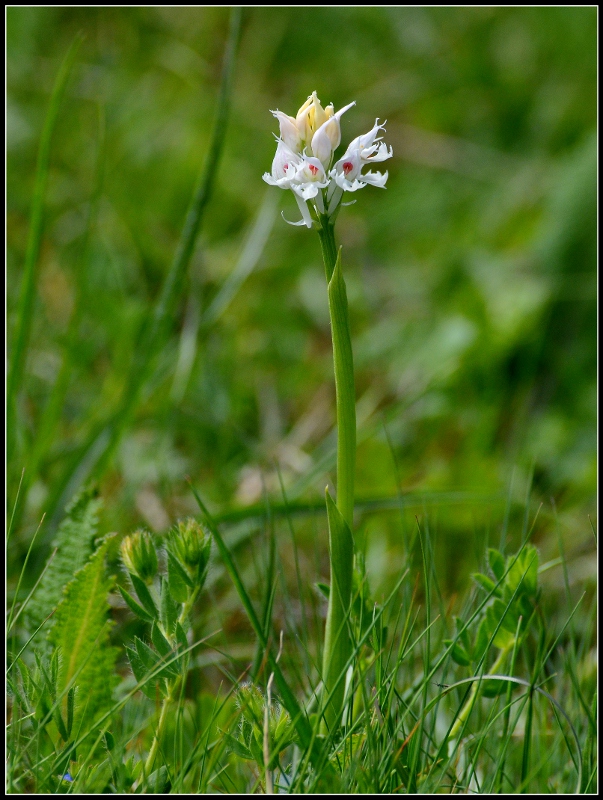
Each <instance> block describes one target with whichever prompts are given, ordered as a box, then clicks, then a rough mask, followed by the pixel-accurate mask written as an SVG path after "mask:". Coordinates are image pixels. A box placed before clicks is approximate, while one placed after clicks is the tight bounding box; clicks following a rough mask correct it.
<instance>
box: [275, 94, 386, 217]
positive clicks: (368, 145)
mask: <svg viewBox="0 0 603 800" xmlns="http://www.w3.org/2000/svg"><path fill="white" fill-rule="evenodd" d="M353 105H355V103H349V104H348V105H347V106H344V107H343V108H342V109H340V110H339V111H337V112H336V111H335V109H334V108H333V105H328V106H327V107H326V108H323V107H322V106H321V104H320V100H319V99H318V97H317V96H316V92H312V94H311V95H310V97H308V99H307V100H306V102H305V103H304V104H303V106H302V107H301V108H300V109H299V111H298V112H297V116H296V117H290V116H288V115H287V114H284V113H283V112H282V111H272V112H271V113H272V114H274V116H275V117H276V118H277V119H278V121H279V125H280V137H276V141H277V147H276V155H275V156H274V161H273V162H272V172H271V173H270V174H269V173H268V172H266V173H264V176H263V177H264V180H265V181H266V183H269V184H271V185H272V186H279V187H280V188H281V189H291V190H292V191H293V194H294V196H295V199H296V200H297V204H298V205H299V210H300V211H301V214H302V219H301V220H300V221H299V222H292V223H291V224H292V225H307V226H308V228H311V227H312V218H313V215H312V213H311V210H310V208H309V207H308V201H310V202H311V208H312V210H314V211H315V212H316V214H327V215H328V216H329V217H331V216H332V215H333V214H334V213H335V211H337V209H338V208H339V206H340V204H341V198H342V195H343V193H344V192H355V191H356V190H357V189H362V187H363V186H366V184H367V183H370V184H371V185H372V186H378V187H380V188H384V187H385V183H386V181H387V172H385V173H382V172H371V171H370V170H369V171H368V172H365V173H363V172H362V168H363V167H364V166H366V165H367V164H369V165H370V164H374V163H375V162H377V161H385V160H386V159H387V158H391V157H392V155H393V153H392V149H391V147H390V148H389V149H388V147H387V145H386V144H385V142H382V141H381V139H382V137H381V136H379V135H378V134H379V131H380V130H385V127H384V125H380V124H379V120H378V119H377V120H375V125H374V127H373V128H372V129H371V130H370V131H369V132H368V133H365V134H364V136H357V137H356V138H355V139H354V140H353V141H352V142H350V144H349V145H348V148H347V150H346V151H345V153H344V155H343V156H342V158H340V159H339V160H338V161H336V162H335V163H334V164H332V161H333V154H334V152H335V150H336V149H337V148H338V147H339V144H340V142H341V127H340V119H341V116H342V115H343V114H345V112H346V111H347V110H348V109H349V108H351V107H352V106H353Z"/></svg>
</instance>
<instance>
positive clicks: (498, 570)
mask: <svg viewBox="0 0 603 800" xmlns="http://www.w3.org/2000/svg"><path fill="white" fill-rule="evenodd" d="M488 564H490V569H491V570H492V574H493V575H494V577H495V578H496V580H497V581H500V580H502V577H503V575H504V574H505V557H504V556H503V554H502V553H499V551H498V550H495V549H494V548H493V547H490V548H488Z"/></svg>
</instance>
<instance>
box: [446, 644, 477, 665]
mask: <svg viewBox="0 0 603 800" xmlns="http://www.w3.org/2000/svg"><path fill="white" fill-rule="evenodd" d="M452 641H453V640H452V639H444V644H445V645H446V647H449V646H450V645H451V644H452ZM450 655H451V657H452V659H453V660H454V661H456V663H457V664H460V666H461V667H468V666H469V664H470V663H471V658H470V656H469V653H468V652H467V651H466V650H465V648H464V647H463V646H462V645H461V644H459V642H454V644H452V650H451V651H450Z"/></svg>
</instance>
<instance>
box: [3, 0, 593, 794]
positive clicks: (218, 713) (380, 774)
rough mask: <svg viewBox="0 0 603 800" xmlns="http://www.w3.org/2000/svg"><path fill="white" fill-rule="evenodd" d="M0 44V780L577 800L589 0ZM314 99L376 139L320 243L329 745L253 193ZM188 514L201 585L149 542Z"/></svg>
mask: <svg viewBox="0 0 603 800" xmlns="http://www.w3.org/2000/svg"><path fill="white" fill-rule="evenodd" d="M7 23H8V32H7V48H8V49H7V64H8V113H9V118H8V159H7V168H8V172H7V189H8V193H7V195H8V222H7V231H8V249H7V261H8V279H9V280H8V303H7V305H8V332H9V367H10V369H9V375H8V386H7V389H8V392H7V422H8V448H7V456H8V458H7V469H8V479H7V486H8V498H9V499H8V519H9V524H8V538H7V542H8V547H7V577H8V609H9V610H8V616H7V620H8V622H7V646H8V651H9V659H8V664H7V670H8V671H7V682H8V713H7V722H8V728H7V755H8V768H7V790H8V791H9V792H11V793H21V792H27V793H39V792H40V793H47V792H60V793H63V792H77V793H106V792H109V793H129V792H149V791H157V792H160V793H162V792H163V793H165V792H172V793H184V792H192V793H195V792H199V793H206V792H220V793H232V792H237V793H241V792H260V793H264V792H266V793H270V792H271V791H273V792H277V791H286V792H295V793H306V792H320V793H323V792H324V793H327V792H341V793H356V792H358V793H362V792H375V793H396V792H400V793H436V792H437V793H446V792H462V793H476V792H480V793H509V792H511V793H512V792H517V793H566V792H568V793H569V792H576V791H579V792H583V793H595V792H596V790H597V787H598V783H597V761H596V753H597V748H596V738H597V695H596V669H597V663H596V622H597V608H596V594H595V591H594V590H595V576H596V568H595V563H596V561H595V552H596V536H595V535H594V530H595V527H596V512H595V486H596V483H595V481H596V447H595V441H596V439H595V433H596V411H595V409H596V404H595V400H596V345H595V341H596V338H595V333H596V291H595V287H596V282H595V278H594V275H595V263H596V178H595V174H596V173H595V167H596V145H595V142H596V140H595V131H596V12H595V11H594V9H589V8H577V9H570V8H565V9H562V8H550V9H542V8H533V9H527V8H526V9H520V8H516V9H511V8H507V9H443V8H441V9H438V8H425V9H418V8H417V9H413V8H404V9H402V8H401V9H369V8H365V9H355V8H349V9H339V8H333V9H327V8H325V9H319V8H316V9H302V8H297V9H288V8H282V9H268V8H266V9H261V8H257V9H256V8H246V9H243V11H242V13H239V12H238V11H237V10H236V9H231V10H228V9H220V8H215V9H212V8H199V9H144V8H140V9H101V8H99V9H92V10H86V12H85V13H83V12H82V11H81V10H78V9H68V8H66V9H59V8H56V9H55V8H11V9H8V12H7ZM314 89H316V90H317V91H318V94H319V95H320V97H321V98H322V99H323V100H325V101H327V102H328V101H331V100H333V101H334V103H335V106H336V107H337V108H339V107H341V106H343V105H344V104H346V103H348V102H350V101H351V100H356V101H357V105H356V107H355V109H354V114H355V116H354V117H353V116H352V113H351V112H350V114H348V115H346V116H345V117H344V118H343V121H342V128H343V130H344V137H343V140H344V142H346V141H349V139H350V138H351V137H352V136H355V135H357V134H358V133H360V132H362V131H364V130H367V129H368V127H370V126H371V125H372V123H373V120H374V119H375V117H377V116H378V117H379V118H380V119H384V118H386V117H387V119H388V124H387V136H386V141H388V143H391V144H392V145H393V148H394V158H393V159H391V160H390V161H389V162H388V165H387V166H388V167H389V169H390V177H389V181H388V188H387V191H386V192H377V191H374V192H373V194H372V195H370V194H369V191H368V190H367V191H366V192H361V193H359V195H363V196H362V197H360V196H359V197H358V202H357V203H356V204H355V205H354V206H351V207H349V208H344V209H342V212H341V214H340V215H339V218H338V220H337V240H338V244H342V245H343V272H344V276H345V282H346V286H347V296H348V305H349V315H350V330H351V339H352V348H353V354H354V367H355V374H356V401H357V402H356V409H355V413H356V419H357V445H358V450H357V457H356V469H355V473H354V474H353V475H348V480H349V481H351V483H353V484H355V487H356V489H355V495H356V497H355V501H354V511H353V533H354V539H355V550H356V553H355V564H354V579H353V587H352V593H353V598H354V600H353V603H352V606H351V609H350V610H349V611H348V612H347V613H346V614H344V616H343V619H342V621H341V622H342V625H343V626H344V627H345V630H346V633H347V636H348V637H349V640H350V643H351V649H352V651H351V655H350V656H349V658H347V661H346V663H345V664H344V665H343V666H342V668H341V670H340V674H339V675H337V676H334V678H333V683H334V684H335V685H334V688H333V685H331V686H330V687H329V689H328V692H330V693H331V694H333V695H335V694H336V693H337V692H338V691H339V692H342V693H343V694H344V701H343V702H344V712H343V715H342V722H341V724H340V725H338V724H333V721H332V720H329V719H326V718H323V714H322V711H323V709H324V708H325V706H324V702H325V697H324V691H323V688H322V685H321V670H322V664H323V656H324V654H323V643H324V636H325V618H326V614H327V597H326V595H328V585H327V584H328V576H329V560H328V524H327V515H326V513H325V511H326V510H325V505H324V499H323V498H324V488H325V485H328V486H329V487H330V489H331V493H332V494H333V495H334V496H335V492H334V491H333V489H334V488H335V489H336V488H337V480H336V465H337V439H336V428H335V422H336V419H335V392H334V386H333V363H332V350H331V330H330V326H329V307H328V300H327V290H326V285H325V280H324V274H323V272H324V271H323V269H322V266H321V264H320V260H321V259H320V255H321V249H320V246H319V242H318V240H317V237H316V235H315V233H313V232H308V231H306V230H300V229H293V228H289V226H287V225H285V224H284V223H283V222H282V220H281V218H280V216H279V212H280V210H281V207H282V209H283V214H284V216H285V217H286V218H288V219H289V218H293V216H294V215H295V213H296V210H292V209H293V206H292V205H291V203H290V198H288V197H285V196H284V194H283V196H282V197H281V196H280V194H279V193H278V191H277V190H276V189H274V188H270V187H265V186H264V185H263V184H262V181H261V175H262V173H263V172H264V171H266V170H267V169H269V167H270V161H271V158H272V155H273V139H272V135H271V131H272V129H273V128H274V127H275V126H274V120H273V118H272V117H271V115H270V113H269V109H272V108H282V109H285V110H287V109H289V110H290V109H292V108H295V107H297V105H299V104H300V103H301V102H303V100H304V99H305V97H306V96H307V95H308V93H309V92H311V91H312V90H314ZM296 104H297V105H296ZM348 117H349V119H348ZM390 165H391V166H390ZM266 191H267V192H268V193H266ZM287 194H288V193H287ZM275 195H279V196H278V197H277V196H275ZM365 195H366V196H365ZM91 479H93V484H94V485H93V486H91V487H89V488H86V487H87V486H88V485H89V482H90V480H91ZM82 490H84V493H83V494H81V492H82ZM74 497H75V498H76V500H75V502H74V503H73V504H72V506H71V507H70V508H71V511H70V512H69V515H68V519H67V521H66V522H65V524H61V521H62V520H63V519H65V516H66V511H65V507H66V506H67V505H68V504H69V503H71V502H72V500H73V499H74ZM77 498H79V499H77ZM101 505H102V507H101ZM347 513H348V516H351V511H350V509H349V508H348V512H347ZM187 517H195V518H196V519H197V520H199V521H200V522H201V523H202V524H203V525H205V526H206V528H207V531H208V535H209V536H210V538H211V540H212V549H211V558H210V563H209V569H208V571H207V573H206V574H205V573H204V574H203V581H202V583H203V586H202V588H199V593H198V594H197V593H196V590H195V591H193V588H192V587H190V586H189V587H188V589H187V588H186V587H187V586H188V584H187V577H186V576H187V575H188V574H189V573H187V572H186V570H187V569H188V567H187V565H186V563H185V562H183V563H182V564H181V567H180V569H181V572H179V571H178V570H179V567H178V566H177V565H176V566H175V565H174V563H173V562H174V556H173V555H172V556H170V557H168V556H167V554H166V551H165V547H166V546H167V545H168V542H169V541H171V540H170V539H169V537H168V532H169V530H170V529H171V528H172V526H173V525H174V524H175V523H176V522H177V520H179V519H184V518H187ZM140 527H145V528H147V529H149V530H150V531H151V532H152V537H153V541H154V542H155V543H156V545H157V547H158V549H159V553H160V557H159V576H158V577H155V579H154V581H153V582H152V583H150V584H148V585H147V584H145V583H144V581H140V580H139V579H137V577H136V575H134V577H132V576H131V574H130V576H128V572H129V570H126V569H125V568H124V564H123V563H122V561H121V559H120V551H119V545H120V542H121V541H122V540H123V538H124V536H125V535H127V534H130V533H132V531H134V530H135V529H138V528H140ZM110 533H116V534H117V535H113V536H108V534H110ZM169 546H171V545H169ZM533 547H535V549H532V548H533ZM492 550H495V551H497V552H498V551H499V552H500V553H501V554H502V556H501V557H500V558H499V557H497V556H495V555H492ZM179 557H182V558H183V556H182V552H180V556H179ZM103 564H104V565H105V567H103ZM536 565H537V568H536ZM189 566H190V565H189ZM182 570H183V571H184V572H183V573H182ZM475 573H479V574H480V575H481V576H482V577H479V576H478V577H477V578H473V577H472V576H473V575H475ZM160 577H161V581H160ZM189 578H190V575H189ZM145 587H147V588H146V589H145ZM120 589H121V590H122V592H121V593H120V591H119V590H120ZM189 589H190V593H189ZM126 592H127V593H128V595H127V597H129V598H130V601H131V602H128V601H127V600H125V599H124V598H125V597H126V594H125V593H126ZM154 609H155V610H154ZM155 613H156V617H155V616H154V615H155ZM176 620H179V622H178V625H180V628H178V626H177V625H176ZM348 667H349V669H348ZM99 670H100V671H101V672H102V675H99V674H98V673H99ZM493 676H497V677H493ZM489 695H495V696H489ZM66 773H69V774H70V776H71V777H72V778H73V781H69V780H63V779H62V776H64V775H65V774H66Z"/></svg>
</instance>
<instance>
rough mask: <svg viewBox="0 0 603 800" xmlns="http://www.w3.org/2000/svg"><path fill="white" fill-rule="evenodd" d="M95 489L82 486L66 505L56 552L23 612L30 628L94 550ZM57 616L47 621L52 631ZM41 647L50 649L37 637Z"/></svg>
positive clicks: (56, 601)
mask: <svg viewBox="0 0 603 800" xmlns="http://www.w3.org/2000/svg"><path fill="white" fill-rule="evenodd" d="M97 495H98V493H97V491H96V490H95V489H93V488H86V489H83V490H82V491H81V492H80V493H78V494H77V495H76V496H75V497H74V498H73V500H72V501H71V503H70V504H69V505H68V506H67V509H66V517H65V519H64V520H63V521H62V522H61V524H60V525H59V528H58V530H57V535H56V537H55V538H54V540H53V541H52V543H51V548H52V550H53V551H54V550H55V549H56V553H55V554H54V556H53V558H52V561H51V563H50V564H49V565H48V568H47V569H46V571H45V573H44V575H43V576H42V579H41V580H40V583H39V585H38V588H37V589H36V591H35V593H34V594H33V596H32V598H31V600H30V601H29V603H28V605H27V608H26V610H25V612H24V614H25V620H26V625H27V628H28V631H29V632H30V633H33V632H34V631H35V630H36V629H37V628H38V627H39V626H40V625H41V624H42V622H43V621H44V620H45V619H46V617H47V616H48V615H49V614H50V613H51V612H52V611H54V609H55V608H56V607H57V605H58V604H59V603H60V601H61V597H62V595H63V591H64V590H65V587H66V586H67V584H68V583H69V582H70V581H71V580H72V579H73V576H74V574H75V573H76V572H78V570H80V569H81V568H82V567H83V566H84V564H85V563H86V561H87V560H88V557H89V556H90V555H91V554H92V552H93V550H94V537H95V536H96V533H97V529H98V515H99V511H100V509H101V506H102V501H101V500H100V498H99V497H98V496H97ZM55 622H56V618H51V619H50V620H49V621H48V623H47V626H48V627H47V629H46V630H50V629H51V628H52V626H53V625H54V624H55ZM36 642H37V643H38V645H37V646H38V648H39V649H40V650H45V651H48V645H47V643H46V640H45V639H44V638H42V637H41V636H38V637H37V638H36Z"/></svg>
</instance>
